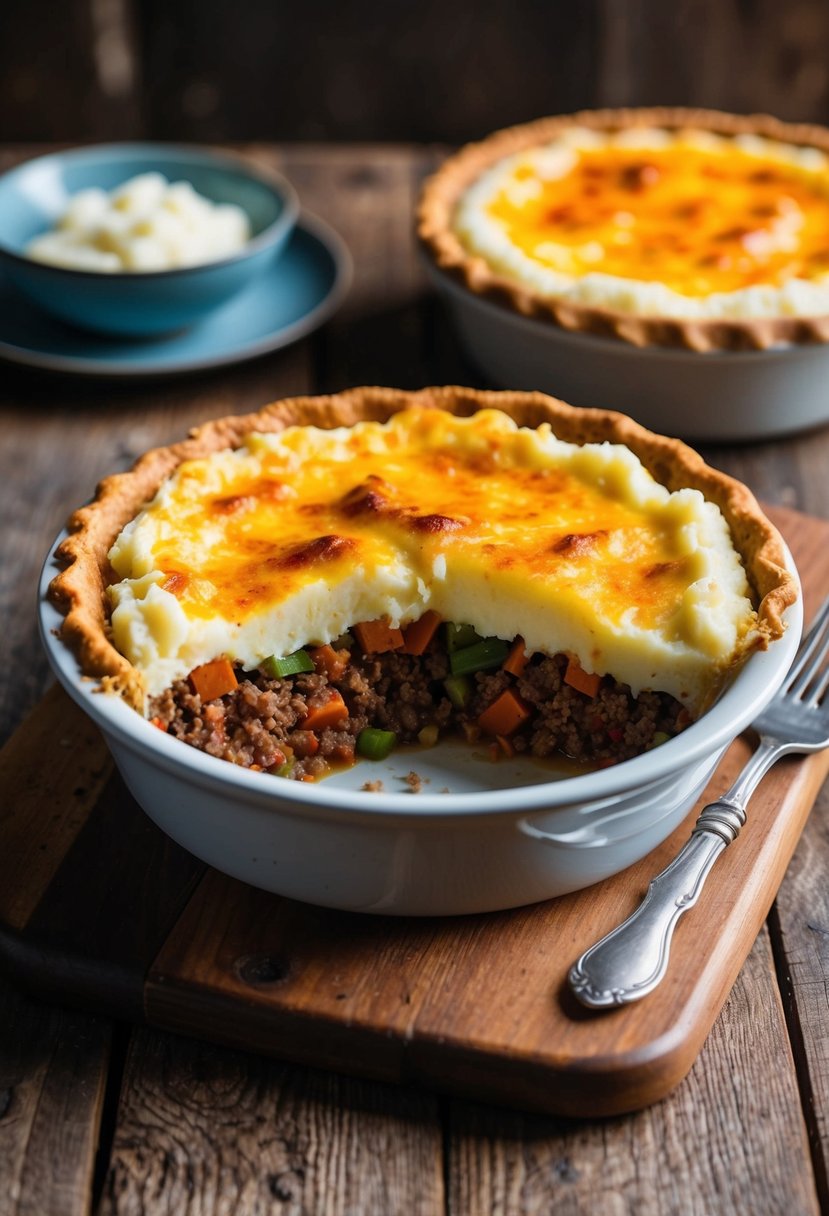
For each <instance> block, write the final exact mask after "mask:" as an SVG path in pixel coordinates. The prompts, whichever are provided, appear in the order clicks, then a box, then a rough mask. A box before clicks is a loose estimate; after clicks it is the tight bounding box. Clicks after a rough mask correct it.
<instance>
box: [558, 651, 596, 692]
mask: <svg viewBox="0 0 829 1216" xmlns="http://www.w3.org/2000/svg"><path fill="white" fill-rule="evenodd" d="M601 682H602V677H601V676H600V675H597V674H596V672H594V671H593V672H589V671H585V670H584V668H583V667H582V665H581V664H580V663H579V661H578V659H570V661H569V662H568V664H567V670H566V671H565V673H564V683H565V684H569V685H570V687H571V688H575V690H576V692H583V693H584V695H585V696H586V697H590V698H591V699H592V698H593V697H595V695H596V693H597V692H598V691H599V685H600V684H601Z"/></svg>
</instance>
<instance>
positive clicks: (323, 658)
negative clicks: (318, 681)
mask: <svg viewBox="0 0 829 1216" xmlns="http://www.w3.org/2000/svg"><path fill="white" fill-rule="evenodd" d="M308 657H309V659H310V660H311V662H312V663H313V664H314V671H315V672H316V673H317V675H326V676H328V679H329V680H339V678H340V676H341V675H342V674H343V672H344V671H345V669H346V667H348V663H349V659H350V658H351V655H350V654H349V653H348V651H347V650H335V649H334V647H333V646H328V645H326V646H315V647H314V648H313V649H312V650H309V651H308Z"/></svg>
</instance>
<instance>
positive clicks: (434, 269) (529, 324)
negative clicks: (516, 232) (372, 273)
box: [421, 251, 827, 364]
mask: <svg viewBox="0 0 829 1216" xmlns="http://www.w3.org/2000/svg"><path fill="white" fill-rule="evenodd" d="M421 260H422V262H423V264H424V266H425V268H426V271H427V273H428V274H430V275H431V277H432V278H433V279H434V281H435V283H436V284H437V286H438V288H439V289H440V290H443V291H446V292H447V293H448V294H450V295H453V296H455V297H456V298H457V299H458V300H461V301H463V302H464V303H466V304H472V305H474V306H476V307H477V308H479V309H480V310H481V311H482V312H484V313H487V314H488V315H489V316H491V317H496V316H497V317H498V318H500V319H501V320H503V321H504V322H506V323H507V324H509V325H514V326H516V327H517V328H519V329H525V330H526V331H527V332H529V333H532V334H535V335H537V336H541V335H544V336H546V337H548V338H550V339H552V340H553V341H555V340H566V341H572V342H573V343H575V344H576V345H577V346H582V347H584V350H585V353H586V352H587V351H590V350H591V349H592V350H605V351H606V350H608V349H611V350H613V351H620V352H621V351H623V352H624V353H625V354H627V355H629V356H631V357H634V358H635V357H639V358H645V357H647V358H654V359H657V360H658V359H663V360H664V361H665V362H671V361H672V360H676V359H677V358H681V359H693V360H694V361H695V362H696V361H697V360H700V359H704V360H705V362H706V363H727V364H732V363H758V362H762V361H763V360H765V359H775V358H780V357H782V356H786V355H788V356H789V357H794V356H795V355H796V354H805V353H806V352H807V351H811V352H812V353H813V354H815V353H816V352H819V351H824V352H825V351H826V347H827V343H824V342H811V343H809V342H777V343H775V344H774V345H773V346H765V347H756V348H753V349H751V350H727V349H719V350H694V349H693V348H692V347H689V346H657V345H648V346H634V345H633V343H631V342H626V341H625V340H624V339H623V338H617V337H614V336H613V335H608V334H594V333H590V332H589V331H587V330H581V329H567V328H566V327H565V326H564V325H559V324H552V323H551V322H550V321H548V320H546V319H545V318H544V317H539V316H526V315H525V314H524V313H520V312H516V311H515V309H513V308H510V307H509V306H508V305H506V304H501V303H500V302H499V301H498V300H497V299H494V298H493V297H492V296H485V295H481V294H479V293H478V292H474V291H472V290H471V288H469V287H467V286H466V284H465V283H463V282H462V281H461V280H460V279H457V278H455V277H454V276H453V275H451V274H449V273H448V272H447V271H446V270H444V269H442V268H441V267H440V266H438V265H436V263H435V262H434V261H433V260H432V259H431V258H430V257H429V256H428V254H427V253H425V252H423V251H421Z"/></svg>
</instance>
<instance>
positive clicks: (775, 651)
mask: <svg viewBox="0 0 829 1216" xmlns="http://www.w3.org/2000/svg"><path fill="white" fill-rule="evenodd" d="M64 536H66V531H65V529H64V530H62V531H61V533H60V534H59V535H58V537H57V538H56V540H55V542H54V543H53V544H52V545H51V546H50V548H49V551H48V554H47V557H46V559H45V561H44V563H43V567H42V570H41V575H40V579H39V583H38V628H39V632H40V637H41V641H42V643H43V646H44V648H45V649H46V653H47V655H48V658H49V662H50V664H51V667H52V670H53V672H54V673H55V675H56V676H57V677H58V679H59V680H60V682H61V684H62V685H63V686H64V688H65V689H66V691H67V692H68V693H69V695H70V696H71V697H72V699H73V700H74V701H76V702H77V703H78V704H79V705H80V706H81V707H82V708H83V709H84V710H85V712H86V713H87V714H88V715H89V716H90V717H91V718H92V719H93V721H94V722H96V724H97V725H98V726H99V727H100V728H101V729H102V730H103V731H104V733H105V734H107V735H110V734H111V735H112V736H114V737H115V738H116V739H117V740H118V741H119V742H120V743H122V744H125V745H126V746H127V747H129V748H130V749H131V750H132V751H133V752H134V753H137V754H139V755H140V756H141V758H142V759H143V760H145V761H146V762H148V763H151V764H153V765H154V766H155V767H157V768H158V769H160V770H165V771H168V772H171V773H172V774H173V775H174V776H176V777H178V778H179V779H185V778H186V779H190V780H192V781H193V782H194V784H197V785H199V784H200V785H203V786H204V785H210V786H211V788H212V789H214V790H217V791H218V790H219V789H221V791H222V792H225V793H227V794H228V795H230V794H231V793H232V791H234V790H235V791H236V792H237V793H243V794H244V797H245V800H246V801H248V802H250V801H255V802H257V803H259V804H262V803H266V804H272V805H273V809H274V811H275V812H276V811H279V810H281V811H289V810H290V811H291V812H292V813H313V812H316V813H317V814H318V815H320V814H322V815H325V814H326V813H330V812H332V811H333V812H335V813H336V812H340V813H342V812H352V813H353V812H359V813H361V814H363V815H365V816H367V817H371V818H372V819H382V818H384V817H385V818H387V819H394V818H395V817H405V818H420V819H423V820H424V821H425V820H433V819H438V818H443V819H455V818H459V817H470V816H471V817H475V816H481V815H483V816H485V817H492V816H496V815H499V814H504V813H507V814H510V813H512V814H521V813H524V812H528V811H537V810H555V809H558V808H560V807H565V806H572V805H574V804H577V803H582V804H586V803H591V804H592V803H594V802H596V801H597V800H600V799H611V800H612V799H613V798H615V797H618V796H621V795H622V794H625V793H629V792H630V791H631V790H635V789H636V788H642V789H645V788H647V787H649V786H650V785H652V784H653V783H655V782H658V781H659V780H660V779H664V778H666V777H668V776H670V774H671V773H672V772H678V771H681V770H683V769H685V768H687V767H688V765H690V764H693V763H695V762H696V761H698V760H701V759H702V758H703V757H704V756H707V755H711V756H713V755H714V754H715V753H716V752H717V751H718V750H722V749H723V748H724V747H726V746H727V745H728V743H730V742H731V741H732V740H733V739H734V738H735V737H736V736H737V735H738V734H739V733H740V731H742V730H744V729H745V728H746V727H748V726H749V725H750V723H751V722H752V721H753V720H754V718H755V717H756V716H757V714H758V713H759V712H760V709H761V708H762V707H763V706H765V705H766V704H767V703H768V701H769V700H770V699H771V697H772V696H773V695H774V693H775V692H776V691H777V689H778V688H779V686H780V685H781V684H782V682H783V680H784V679H785V676H786V673H787V671H788V670H789V667H790V666H791V662H792V659H793V658H794V655H795V652H796V650H797V647H798V644H799V642H800V635H801V630H802V627H803V592H802V587H800V586H799V594H798V597H797V599H796V600H795V602H794V603H793V604H791V605H790V606H789V607H788V608H787V609H786V613H785V615H786V621H787V626H788V627H787V629H786V632H785V634H784V635H783V637H782V638H780V639H778V640H776V641H775V642H773V643H772V645H771V646H770V647H769V649H768V650H765V651H756V652H755V653H754V654H752V655H751V656H750V657H749V659H748V661H747V662H746V664H745V665H744V666H743V667H742V669H741V670H740V671H739V672H738V673H737V676H736V677H735V679H734V680H733V682H732V683H731V684H730V685H729V686H728V688H727V689H726V690H725V692H724V693H723V694H722V696H721V697H720V699H719V700H718V701H717V703H716V704H715V705H714V706H712V708H711V709H710V710H708V712H707V713H706V714H705V715H703V717H702V718H701V719H700V720H699V721H698V722H695V723H693V724H692V725H691V726H689V727H688V728H687V729H686V730H684V731H683V732H682V734H681V735H678V736H676V737H675V738H674V739H671V740H669V741H668V742H667V743H664V744H662V745H661V746H660V747H658V748H656V749H654V750H653V751H650V752H646V753H644V754H643V755H641V756H637V757H635V758H634V759H632V760H628V761H625V762H624V763H622V764H619V765H614V766H612V767H610V768H606V769H602V770H599V771H598V772H593V773H589V774H586V775H582V776H577V777H567V778H564V779H560V780H558V781H552V782H544V783H539V784H531V785H526V786H514V787H512V788H510V789H492V790H482V791H475V792H473V793H462V794H451V793H450V794H432V793H422V792H421V793H419V794H418V796H417V799H416V800H415V803H416V804H415V805H414V806H413V805H412V803H413V798H412V795H411V793H394V792H389V793H383V794H382V795H381V796H378V795H376V794H373V793H372V794H367V793H366V792H365V791H362V790H343V789H340V788H338V787H331V786H329V787H328V788H327V789H326V787H325V781H321V782H318V783H313V784H310V783H309V784H306V783H303V782H298V781H285V780H283V782H282V785H280V784H279V781H280V779H279V778H272V777H269V776H268V775H267V774H263V773H255V772H250V771H249V770H247V769H244V768H241V767H239V766H237V765H233V764H230V763H229V762H228V761H227V760H222V759H219V758H218V757H216V756H210V755H207V754H206V753H204V752H201V751H199V750H198V749H196V748H192V747H188V745H187V744H183V743H182V742H181V741H180V740H178V739H174V738H172V737H171V736H169V735H166V734H163V733H162V732H161V731H159V730H157V729H156V728H155V727H153V726H152V725H151V724H150V723H148V722H147V721H146V719H144V718H142V717H141V716H140V714H138V713H137V712H136V710H134V709H132V708H131V707H130V706H128V705H127V704H126V702H124V701H123V700H122V699H121V698H120V697H117V696H115V695H113V694H107V693H103V692H101V691H100V689H99V687H98V684H97V681H95V680H94V678H91V677H85V676H83V675H81V674H80V669H79V667H78V662H77V659H76V658H75V655H74V654H73V653H72V651H71V650H70V649H69V647H67V646H66V645H65V643H63V642H62V641H61V640H60V638H59V637H58V636H57V628H58V627H59V626H60V624H61V622H62V620H63V617H62V615H61V614H60V612H59V611H58V610H57V609H56V608H55V607H54V606H53V605H52V604H51V603H50V602H49V600H48V598H47V594H46V593H47V588H48V586H49V583H50V582H51V580H52V578H53V577H54V573H55V561H54V552H55V549H56V547H57V545H58V544H59V542H60V541H61V540H62V539H63V537H64ZM786 559H787V565H788V567H789V569H790V570H791V571H792V572H793V573H794V575H795V577H797V578H798V584H799V583H800V580H799V577H798V575H797V569H796V567H795V564H794V560H793V558H792V555H791V553H790V551H789V549H788V547H786ZM769 668H770V672H769V671H768V670H767V669H769ZM746 689H748V695H746ZM740 694H742V696H741V695H740ZM735 700H736V702H737V706H734V705H733V704H732V702H734V701H735ZM737 707H739V711H737ZM712 716H713V720H714V724H715V730H714V732H713V734H712V733H711V729H710V726H711V719H712ZM263 778H264V782H268V781H273V782H275V783H276V784H275V785H274V786H273V787H271V786H269V785H267V784H264V783H263ZM283 786H288V787H289V788H283Z"/></svg>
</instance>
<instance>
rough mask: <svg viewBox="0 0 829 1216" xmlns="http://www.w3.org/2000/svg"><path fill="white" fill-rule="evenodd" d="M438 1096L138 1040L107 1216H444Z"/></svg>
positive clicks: (148, 1034)
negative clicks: (165, 1215) (161, 1215)
mask: <svg viewBox="0 0 829 1216" xmlns="http://www.w3.org/2000/svg"><path fill="white" fill-rule="evenodd" d="M436 1116H437V1109H436V1105H435V1101H434V1099H432V1098H430V1097H427V1096H424V1095H419V1094H414V1093H405V1092H400V1091H397V1090H391V1089H387V1088H385V1087H383V1086H379V1085H369V1084H365V1083H360V1082H356V1081H348V1080H345V1079H341V1078H338V1077H334V1076H326V1075H324V1074H322V1073H316V1072H310V1071H304V1070H300V1069H294V1068H289V1067H286V1066H284V1065H279V1064H274V1063H266V1062H263V1061H260V1060H257V1059H256V1058H255V1057H253V1056H250V1055H245V1054H243V1053H241V1052H231V1051H217V1050H215V1049H213V1048H210V1047H205V1046H203V1045H200V1044H198V1043H193V1042H188V1041H185V1040H183V1039H177V1038H175V1037H173V1036H171V1035H164V1034H158V1033H156V1032H154V1031H149V1030H143V1031H139V1032H138V1033H137V1034H136V1035H135V1036H134V1038H133V1042H132V1047H131V1051H130V1054H129V1058H128V1061H127V1068H126V1073H125V1078H124V1097H123V1099H122V1102H121V1107H120V1110H119V1114H118V1128H117V1132H116V1136H115V1141H114V1144H113V1150H112V1164H111V1167H110V1171H109V1174H108V1177H107V1179H106V1183H105V1186H104V1192H103V1196H102V1201H101V1204H100V1207H99V1212H100V1216H116V1214H117V1216H137V1214H139V1213H142V1214H143V1213H148V1212H156V1211H160V1210H162V1208H161V1205H160V1203H158V1198H159V1197H161V1196H163V1205H164V1206H163V1210H164V1211H166V1212H175V1213H176V1216H190V1214H191V1213H192V1214H193V1216H195V1214H196V1213H198V1216H219V1214H221V1216H230V1214H231V1213H233V1214H237V1213H238V1216H253V1214H254V1213H262V1214H264V1213H266V1212H273V1213H276V1212H279V1213H286V1214H287V1213H297V1214H299V1213H304V1212H309V1213H310V1212H313V1213H319V1216H346V1214H349V1216H350V1214H355V1216H356V1214H357V1213H359V1216H389V1214H390V1213H397V1212H400V1213H404V1212H405V1213H406V1216H442V1213H443V1212H444V1210H445V1209H444V1203H443V1174H442V1151H441V1138H440V1130H439V1125H438V1121H437V1117H436Z"/></svg>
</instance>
